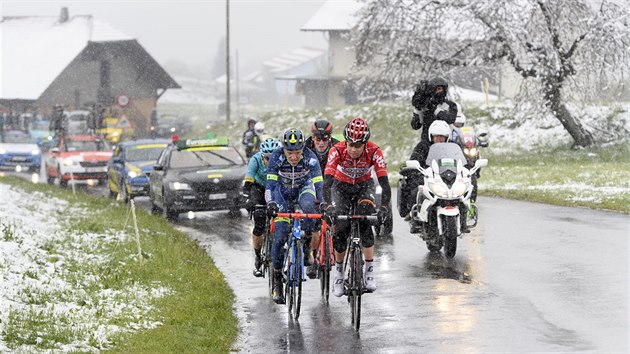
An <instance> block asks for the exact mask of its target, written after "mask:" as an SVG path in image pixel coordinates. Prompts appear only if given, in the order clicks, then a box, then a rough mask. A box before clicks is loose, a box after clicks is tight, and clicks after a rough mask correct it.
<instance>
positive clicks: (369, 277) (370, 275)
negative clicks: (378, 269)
mask: <svg viewBox="0 0 630 354" xmlns="http://www.w3.org/2000/svg"><path fill="white" fill-rule="evenodd" d="M365 288H366V289H367V290H369V291H374V290H376V279H374V266H372V265H370V266H368V267H367V269H366V270H365Z"/></svg>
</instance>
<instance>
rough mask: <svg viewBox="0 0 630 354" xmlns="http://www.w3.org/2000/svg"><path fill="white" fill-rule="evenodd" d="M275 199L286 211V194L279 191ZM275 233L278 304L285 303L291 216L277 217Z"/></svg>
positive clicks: (274, 255) (282, 210)
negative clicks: (284, 269) (284, 266)
mask: <svg viewBox="0 0 630 354" xmlns="http://www.w3.org/2000/svg"><path fill="white" fill-rule="evenodd" d="M272 197H273V200H274V201H276V203H278V208H279V209H280V212H286V211H287V210H289V209H288V208H287V202H285V199H284V196H282V194H281V193H279V192H277V193H276V194H274V195H273V196H272ZM274 228H275V229H274V233H273V247H272V249H271V257H272V259H273V271H274V278H275V281H274V288H273V301H274V302H275V303H277V304H283V303H284V291H283V290H284V287H283V284H282V263H283V262H284V250H283V248H284V245H285V244H286V243H287V237H288V236H289V231H290V230H289V218H276V219H275V226H274Z"/></svg>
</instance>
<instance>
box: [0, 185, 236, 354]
mask: <svg viewBox="0 0 630 354" xmlns="http://www.w3.org/2000/svg"><path fill="white" fill-rule="evenodd" d="M0 183H4V184H10V185H12V186H13V188H18V189H21V190H24V191H26V192H27V193H28V194H33V193H43V194H44V195H46V196H47V197H54V198H58V199H62V200H66V201H68V205H69V207H70V208H75V209H74V210H75V211H77V212H75V213H65V212H61V211H60V212H57V215H56V216H57V219H58V221H59V222H60V223H61V225H62V232H63V233H65V234H67V235H69V236H68V239H66V240H52V241H49V242H46V243H44V244H43V245H42V246H41V247H40V249H41V251H43V252H45V255H44V256H43V257H42V258H44V259H45V260H47V261H51V262H56V261H58V260H59V259H63V260H64V261H63V262H61V263H58V264H61V266H60V267H61V268H63V269H59V270H55V273H59V274H60V276H61V277H62V278H63V281H64V282H66V283H69V284H72V285H73V287H77V288H80V289H81V292H80V296H79V295H77V294H76V293H73V294H70V293H71V292H70V291H49V292H42V291H38V290H37V289H30V290H29V291H28V292H29V294H26V293H23V294H21V295H20V296H21V297H22V298H26V299H27V300H29V299H30V300H29V301H30V303H29V302H28V301H27V302H26V304H27V305H26V306H28V307H27V309H28V310H26V311H25V310H23V311H13V312H11V313H9V314H8V316H7V318H8V320H9V322H10V323H8V324H5V328H4V331H3V333H2V336H3V340H4V341H5V343H6V345H7V347H8V348H22V349H24V348H30V349H27V351H29V350H33V349H35V350H47V349H60V348H63V346H64V345H65V344H67V343H71V342H73V341H76V340H77V338H80V339H82V340H84V341H86V342H87V343H86V344H85V347H83V348H84V349H85V348H87V349H90V348H91V350H98V351H109V352H121V353H130V352H133V353H137V352H145V353H148V352H150V353H173V352H204V353H210V352H212V353H226V352H229V351H230V349H231V347H232V344H233V342H234V340H235V338H236V335H237V332H238V327H237V326H238V321H237V319H236V317H235V315H234V313H233V303H234V294H233V293H232V291H231V289H230V288H229V287H228V286H227V284H226V282H225V280H224V278H223V275H222V274H221V273H220V272H219V271H218V269H217V268H216V267H215V266H214V264H213V263H212V261H211V259H210V258H209V257H208V256H207V254H206V253H205V252H204V250H202V249H201V248H200V247H198V245H197V244H196V242H194V241H192V240H190V239H189V238H188V237H186V236H185V235H183V234H182V233H180V232H178V231H177V230H175V229H174V228H173V227H172V226H171V225H170V224H169V223H168V222H167V221H165V220H164V219H163V218H161V217H157V216H152V215H149V214H148V213H146V212H144V211H143V210H137V211H136V212H137V217H138V227H139V229H140V235H141V237H140V243H141V248H142V256H139V255H138V250H137V245H136V243H135V240H134V239H133V237H132V235H133V232H132V228H131V222H130V223H129V225H127V227H128V228H127V229H126V231H124V234H126V235H127V237H122V238H118V239H116V240H115V242H111V240H110V241H107V240H106V237H105V236H102V237H101V236H99V235H107V234H108V233H109V234H112V233H120V230H122V229H123V227H124V224H125V220H126V217H127V213H128V209H127V208H126V206H124V205H120V204H117V203H116V202H114V201H112V200H111V199H107V198H103V197H93V196H88V195H84V194H82V193H79V194H76V195H72V194H71V193H68V191H65V190H61V189H59V188H54V187H50V186H48V185H42V184H32V183H30V182H28V181H25V180H22V179H19V178H16V177H0ZM65 210H70V209H68V208H66V209H65ZM6 225H9V223H6ZM16 228H19V225H14V226H10V227H9V226H7V227H3V233H4V237H3V240H9V241H10V240H11V237H12V236H11V235H9V234H13V231H15V229H16ZM74 237H78V238H81V237H91V238H93V239H91V240H90V242H89V243H79V242H76V240H77V239H76V238H74ZM7 242H8V241H7ZM73 253H76V254H82V255H86V254H87V255H89V256H90V258H93V259H98V261H93V262H92V261H85V260H84V259H83V258H80V257H73V256H72V255H73ZM79 259H81V261H78V260H79ZM38 277H39V275H38V274H37V273H36V272H30V273H29V272H25V274H24V278H29V279H31V278H38ZM129 288H133V289H134V290H135V289H138V291H137V292H136V293H137V296H142V294H151V293H152V292H153V291H156V289H158V288H159V289H167V291H165V293H164V294H163V295H162V296H155V297H151V298H152V300H151V301H150V303H149V305H150V306H148V309H147V308H144V309H143V308H133V306H134V305H133V304H134V303H133V302H128V301H127V300H128V299H126V298H125V297H126V296H131V297H133V296H136V295H125V294H126V293H125V292H124V291H123V290H128V289H129ZM103 293H109V294H111V293H114V294H120V295H115V296H114V297H113V298H114V299H115V301H116V302H119V303H120V304H121V306H119V307H116V310H117V311H115V312H116V313H113V314H112V313H104V311H108V309H110V308H109V307H106V306H99V305H102V304H99V301H102V298H101V297H100V294H103ZM77 297H80V298H77ZM51 302H52V303H63V304H65V305H67V304H73V306H74V307H78V309H77V310H76V311H69V312H67V315H66V316H59V310H58V309H57V311H55V310H51V309H50V305H49V306H48V307H47V308H46V309H43V310H40V309H38V308H37V307H34V306H35V305H38V304H41V303H48V304H50V303H51ZM129 303H131V305H129ZM77 304H78V305H77ZM125 304H127V305H125ZM137 306H140V305H137ZM58 307H59V306H58ZM82 307H83V309H86V308H89V309H93V311H92V312H91V316H88V317H89V318H90V319H93V320H95V321H101V322H100V323H101V325H99V326H101V327H102V326H105V327H114V326H117V327H124V328H129V327H131V329H132V330H131V331H119V332H116V333H117V334H115V335H113V336H111V337H108V338H107V340H106V341H103V337H102V336H100V335H99V333H93V332H92V331H91V329H94V330H95V331H98V329H99V328H100V327H98V326H92V324H91V323H87V322H85V323H81V321H85V318H87V317H82V318H81V319H77V317H81V316H79V315H78V314H80V313H82V311H83V309H82ZM104 319H105V320H104ZM103 320H104V323H102V322H103ZM77 321H78V322H77ZM144 322H151V323H155V325H151V326H142V325H137V323H144ZM51 323H55V324H56V325H55V326H51V325H50V324H51ZM64 323H67V324H68V325H64ZM134 326H135V327H137V328H135V329H137V330H134ZM29 346H30V347H29ZM80 351H83V349H81V350H80Z"/></svg>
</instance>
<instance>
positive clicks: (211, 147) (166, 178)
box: [149, 138, 247, 220]
mask: <svg viewBox="0 0 630 354" xmlns="http://www.w3.org/2000/svg"><path fill="white" fill-rule="evenodd" d="M246 172H247V164H246V163H245V160H244V159H243V157H242V156H241V154H240V153H239V152H238V151H237V150H236V149H235V148H234V147H233V146H228V140H227V138H214V139H203V140H186V141H176V142H175V143H174V144H170V145H169V146H167V147H166V149H164V151H162V154H161V155H160V157H159V159H158V161H157V163H156V164H155V166H154V167H153V172H152V173H151V176H149V184H150V191H149V198H150V199H151V211H152V212H154V213H156V212H159V211H162V212H163V213H164V214H165V215H166V217H167V218H168V219H171V220H173V219H177V216H178V215H179V213H184V212H189V211H210V210H230V212H231V213H240V209H241V208H242V207H243V206H244V202H245V201H244V198H243V196H242V192H241V191H242V186H243V180H244V178H245V173H246Z"/></svg>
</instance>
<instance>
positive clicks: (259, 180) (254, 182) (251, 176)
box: [243, 138, 280, 277]
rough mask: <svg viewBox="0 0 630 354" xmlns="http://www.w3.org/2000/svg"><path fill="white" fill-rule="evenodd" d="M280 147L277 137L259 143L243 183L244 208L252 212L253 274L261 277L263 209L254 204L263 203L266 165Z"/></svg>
mask: <svg viewBox="0 0 630 354" xmlns="http://www.w3.org/2000/svg"><path fill="white" fill-rule="evenodd" d="M279 147H280V142H279V141H278V140H277V139H274V138H269V139H266V140H265V141H263V142H262V144H260V151H259V152H257V153H255V154H254V156H252V157H251V158H250V159H249V163H248V164H247V173H246V174H245V183H244V185H243V196H245V197H246V198H247V201H246V202H245V209H247V211H249V212H250V213H252V214H253V218H254V230H253V231H252V244H253V246H254V254H255V256H256V259H255V261H254V276H255V277H262V276H263V274H262V270H261V269H260V267H261V266H262V257H261V254H260V252H261V249H262V244H263V237H262V236H263V233H264V232H266V231H267V230H265V221H266V220H265V210H264V209H255V210H254V206H255V205H265V204H266V203H265V185H266V184H267V166H268V165H269V156H271V154H272V153H273V152H274V151H276V150H277V149H278V148H279Z"/></svg>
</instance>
